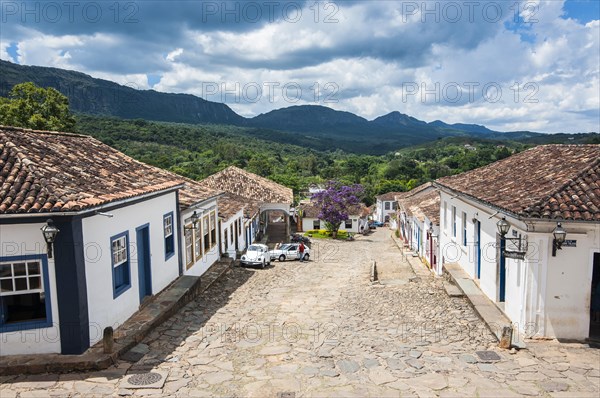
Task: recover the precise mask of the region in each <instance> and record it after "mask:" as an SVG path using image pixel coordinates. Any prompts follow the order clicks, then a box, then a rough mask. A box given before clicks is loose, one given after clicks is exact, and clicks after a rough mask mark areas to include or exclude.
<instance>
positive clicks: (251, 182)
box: [202, 166, 294, 205]
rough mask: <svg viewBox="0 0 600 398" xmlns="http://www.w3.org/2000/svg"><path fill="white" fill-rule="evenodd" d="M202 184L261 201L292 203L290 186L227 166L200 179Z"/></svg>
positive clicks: (292, 195)
mask: <svg viewBox="0 0 600 398" xmlns="http://www.w3.org/2000/svg"><path fill="white" fill-rule="evenodd" d="M202 185H203V186H207V187H210V188H212V189H217V190H221V191H225V192H230V193H233V194H235V195H238V196H242V197H244V198H251V199H254V200H257V201H259V202H262V203H287V204H290V205H291V204H292V203H293V201H294V194H293V192H292V190H291V188H287V187H284V186H283V185H280V184H277V183H276V182H274V181H271V180H269V179H267V178H264V177H261V176H259V175H256V174H253V173H250V172H248V171H246V170H242V169H240V168H238V167H235V166H229V167H227V168H226V169H225V170H222V171H220V172H218V173H216V174H213V175H212V176H210V177H208V178H206V179H204V180H202Z"/></svg>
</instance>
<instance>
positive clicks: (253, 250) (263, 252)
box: [240, 243, 271, 268]
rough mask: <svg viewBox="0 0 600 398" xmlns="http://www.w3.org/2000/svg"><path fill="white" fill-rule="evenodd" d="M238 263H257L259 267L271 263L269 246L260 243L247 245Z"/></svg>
mask: <svg viewBox="0 0 600 398" xmlns="http://www.w3.org/2000/svg"><path fill="white" fill-rule="evenodd" d="M240 263H242V265H255V266H256V265H257V266H259V267H261V268H265V267H266V266H267V265H271V257H270V256H269V247H268V246H267V245H263V244H260V243H255V244H253V245H250V246H248V249H247V250H246V253H244V255H242V258H241V259H240Z"/></svg>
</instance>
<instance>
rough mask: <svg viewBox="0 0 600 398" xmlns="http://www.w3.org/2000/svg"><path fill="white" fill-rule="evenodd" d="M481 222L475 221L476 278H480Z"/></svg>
mask: <svg viewBox="0 0 600 398" xmlns="http://www.w3.org/2000/svg"><path fill="white" fill-rule="evenodd" d="M480 239H481V223H480V222H479V220H477V221H475V261H476V265H477V279H480V278H481V244H480V243H479V241H480Z"/></svg>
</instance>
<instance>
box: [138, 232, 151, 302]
mask: <svg viewBox="0 0 600 398" xmlns="http://www.w3.org/2000/svg"><path fill="white" fill-rule="evenodd" d="M135 233H136V241H137V258H138V279H139V281H138V282H139V286H140V304H142V302H143V301H144V298H146V296H151V295H152V272H151V264H150V226H149V225H148V224H146V225H143V226H141V227H138V228H136V229H135Z"/></svg>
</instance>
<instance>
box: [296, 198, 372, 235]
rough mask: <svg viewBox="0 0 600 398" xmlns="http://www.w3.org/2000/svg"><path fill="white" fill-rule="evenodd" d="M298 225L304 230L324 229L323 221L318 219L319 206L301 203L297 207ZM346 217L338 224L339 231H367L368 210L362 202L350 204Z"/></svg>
mask: <svg viewBox="0 0 600 398" xmlns="http://www.w3.org/2000/svg"><path fill="white" fill-rule="evenodd" d="M298 208H299V215H300V216H299V225H301V226H302V230H301V231H299V232H306V231H311V230H317V229H326V226H325V222H324V221H323V220H321V219H319V218H318V217H319V208H318V207H317V206H316V205H315V204H314V203H312V202H308V203H303V204H301V205H300V206H299V207H298ZM348 213H349V214H348V218H347V219H346V220H345V221H344V222H342V223H341V224H340V228H339V230H340V231H346V232H351V233H363V232H364V231H368V229H369V226H368V225H367V223H368V216H369V214H370V210H369V208H368V207H366V206H364V205H363V204H360V205H356V206H352V207H351V208H350V211H349V212H348Z"/></svg>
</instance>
